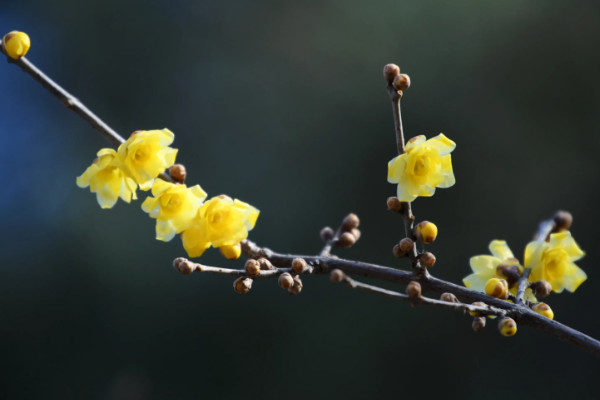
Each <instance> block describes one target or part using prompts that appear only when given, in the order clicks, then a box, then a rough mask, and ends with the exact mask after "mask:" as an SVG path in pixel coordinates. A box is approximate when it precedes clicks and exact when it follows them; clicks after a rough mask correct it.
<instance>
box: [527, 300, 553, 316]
mask: <svg viewBox="0 0 600 400" xmlns="http://www.w3.org/2000/svg"><path fill="white" fill-rule="evenodd" d="M532 309H533V311H535V312H536V313H538V314H540V315H543V316H544V317H546V318H549V319H554V311H552V309H551V308H550V306H549V305H548V304H546V303H537V304H536V305H534V306H533V307H532Z"/></svg>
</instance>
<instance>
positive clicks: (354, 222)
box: [342, 213, 360, 232]
mask: <svg viewBox="0 0 600 400" xmlns="http://www.w3.org/2000/svg"><path fill="white" fill-rule="evenodd" d="M359 224H360V220H359V219H358V215H356V214H352V213H351V214H348V215H346V218H344V221H343V222H342V231H346V232H347V231H351V230H352V229H354V228H358V225H359Z"/></svg>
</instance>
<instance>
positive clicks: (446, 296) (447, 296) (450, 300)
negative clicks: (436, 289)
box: [440, 292, 460, 303]
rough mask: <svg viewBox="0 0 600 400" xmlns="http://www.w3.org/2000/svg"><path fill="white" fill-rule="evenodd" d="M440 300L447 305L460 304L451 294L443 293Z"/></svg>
mask: <svg viewBox="0 0 600 400" xmlns="http://www.w3.org/2000/svg"><path fill="white" fill-rule="evenodd" d="M440 300H442V301H447V302H448V303H460V302H459V301H458V298H457V297H456V296H455V295H454V294H453V293H448V292H444V293H442V295H441V296H440Z"/></svg>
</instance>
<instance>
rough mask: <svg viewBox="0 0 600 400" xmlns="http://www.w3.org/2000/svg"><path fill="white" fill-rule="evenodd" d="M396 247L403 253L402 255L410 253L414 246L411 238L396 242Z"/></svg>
mask: <svg viewBox="0 0 600 400" xmlns="http://www.w3.org/2000/svg"><path fill="white" fill-rule="evenodd" d="M398 246H399V247H400V250H401V251H403V252H404V254H406V253H408V252H411V251H412V249H413V247H414V246H415V242H413V240H412V239H411V238H404V239H402V240H401V241H399V242H398Z"/></svg>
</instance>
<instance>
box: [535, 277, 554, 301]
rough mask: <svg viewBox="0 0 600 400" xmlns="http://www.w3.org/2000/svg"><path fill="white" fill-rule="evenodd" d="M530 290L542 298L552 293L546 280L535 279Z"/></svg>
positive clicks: (550, 286)
mask: <svg viewBox="0 0 600 400" xmlns="http://www.w3.org/2000/svg"><path fill="white" fill-rule="evenodd" d="M529 287H531V290H532V291H533V294H535V296H536V297H540V298H544V297H548V296H549V295H550V293H552V285H550V283H548V282H547V281H537V282H533V283H532V284H531V285H529Z"/></svg>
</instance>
